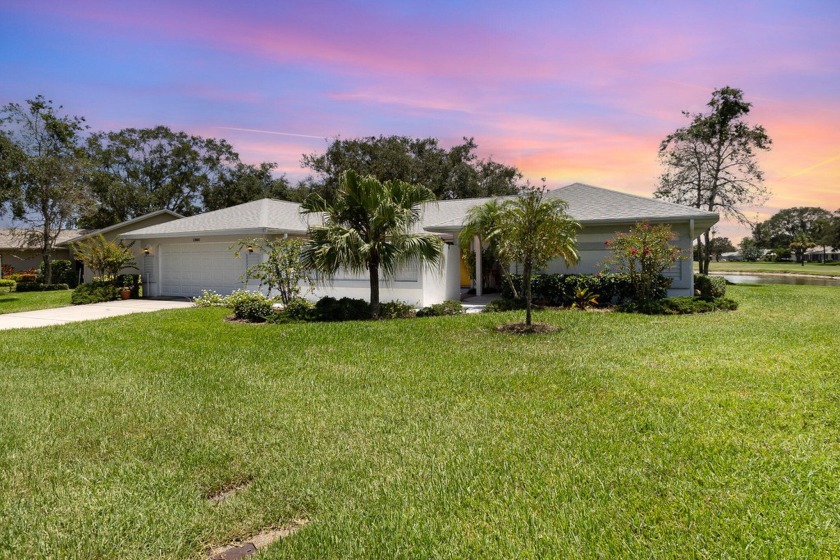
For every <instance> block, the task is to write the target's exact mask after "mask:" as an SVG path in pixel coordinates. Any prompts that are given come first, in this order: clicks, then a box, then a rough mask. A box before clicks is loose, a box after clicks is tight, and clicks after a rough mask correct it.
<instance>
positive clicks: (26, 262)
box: [0, 228, 85, 272]
mask: <svg viewBox="0 0 840 560" xmlns="http://www.w3.org/2000/svg"><path fill="white" fill-rule="evenodd" d="M83 233H85V231H84V230H76V229H70V230H65V231H62V232H61V233H60V234H59V235H58V240H57V243H56V246H55V247H54V248H53V251H52V253H51V256H52V259H53V260H70V251H69V250H68V249H67V247H64V246H63V245H62V244H63V243H65V242H66V241H67V240H69V239H72V238H74V237H78V236H79V235H80V234H83ZM42 258H43V257H42V255H41V248H40V247H39V245H38V242H37V240H33V239H32V238H31V236H30V235H29V231H28V230H27V229H25V228H5V229H0V264H2V267H3V268H4V269H5V270H7V271H8V270H9V267H11V268H12V269H14V272H26V271H28V270H31V269H33V268H34V269H36V270H37V269H38V268H39V267H40V266H41V260H42Z"/></svg>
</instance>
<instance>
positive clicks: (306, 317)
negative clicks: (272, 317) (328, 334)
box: [280, 298, 315, 321]
mask: <svg viewBox="0 0 840 560" xmlns="http://www.w3.org/2000/svg"><path fill="white" fill-rule="evenodd" d="M280 315H285V316H286V318H288V319H290V320H292V321H313V320H314V319H315V304H314V303H312V302H311V301H307V300H305V299H303V298H294V299H292V300H291V301H289V303H287V304H286V306H285V307H284V308H283V312H282V313H280Z"/></svg>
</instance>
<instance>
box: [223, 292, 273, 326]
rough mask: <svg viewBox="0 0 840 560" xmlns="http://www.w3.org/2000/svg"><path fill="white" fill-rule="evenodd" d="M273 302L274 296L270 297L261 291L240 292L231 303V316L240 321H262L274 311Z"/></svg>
mask: <svg viewBox="0 0 840 560" xmlns="http://www.w3.org/2000/svg"><path fill="white" fill-rule="evenodd" d="M246 294H247V295H246ZM274 302H275V299H274V298H270V297H268V296H267V295H265V294H264V293H262V292H246V293H245V294H240V295H239V297H238V298H237V300H236V303H234V304H233V316H234V317H236V318H237V319H239V320H240V321H248V322H250V323H264V322H265V320H266V319H267V318H268V317H270V316H271V315H273V314H274V313H275V311H274Z"/></svg>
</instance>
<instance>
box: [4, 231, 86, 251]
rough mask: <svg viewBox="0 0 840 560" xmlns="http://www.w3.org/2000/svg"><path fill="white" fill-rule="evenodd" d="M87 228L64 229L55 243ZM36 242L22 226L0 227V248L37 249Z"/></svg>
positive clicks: (82, 232) (71, 237)
mask: <svg viewBox="0 0 840 560" xmlns="http://www.w3.org/2000/svg"><path fill="white" fill-rule="evenodd" d="M87 231H89V230H84V229H66V230H64V231H62V232H61V233H59V234H58V239H57V240H56V245H60V244H62V243H64V242H66V241H69V240H70V239H73V238H74V237H78V236H79V235H82V234H84V233H86V232H87ZM37 248H38V242H37V240H33V239H32V238H31V237H30V236H29V235H28V234H27V231H26V230H25V229H24V228H3V229H0V249H37Z"/></svg>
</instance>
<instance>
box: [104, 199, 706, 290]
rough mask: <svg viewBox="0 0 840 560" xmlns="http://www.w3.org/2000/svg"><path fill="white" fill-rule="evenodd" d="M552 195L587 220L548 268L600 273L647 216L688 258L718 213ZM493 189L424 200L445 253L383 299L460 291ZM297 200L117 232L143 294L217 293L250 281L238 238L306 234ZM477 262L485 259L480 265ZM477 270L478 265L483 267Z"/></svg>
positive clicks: (678, 268) (351, 280) (683, 286)
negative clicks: (465, 253) (129, 244)
mask: <svg viewBox="0 0 840 560" xmlns="http://www.w3.org/2000/svg"><path fill="white" fill-rule="evenodd" d="M547 196H553V197H560V198H562V199H563V200H565V201H566V202H567V203H568V205H569V206H568V209H567V212H568V213H569V214H570V215H571V216H572V217H573V218H574V219H576V220H577V221H578V222H580V224H581V225H582V226H583V227H582V230H581V232H580V233H579V234H578V247H579V250H580V255H581V260H580V263H579V264H578V265H577V266H575V267H573V268H567V267H566V266H565V265H564V264H563V263H562V262H559V261H558V262H553V263H550V264H549V266H548V267H547V268H546V269H545V270H544V272H548V273H578V274H594V273H597V272H599V271H601V270H602V268H603V267H602V263H603V260H604V259H605V258H606V257H607V256H608V251H607V247H606V246H605V245H604V242H605V241H606V240H608V239H611V238H612V237H613V236H614V235H615V233H616V232H619V231H626V230H627V229H629V228H630V227H631V226H632V225H633V224H635V223H637V222H640V221H643V220H647V221H650V222H651V223H667V224H670V225H671V227H672V229H673V230H674V232H675V233H676V234H677V236H678V238H677V240H676V243H677V245H678V246H679V247H680V249H681V250H682V252H683V254H684V255H686V256H687V257H690V255H691V245H692V240H693V239H694V238H696V237H697V236H698V235H700V234H701V233H703V232H704V231H706V230H707V229H709V228H710V227H711V226H712V225H714V224H715V223H717V221H718V214H716V213H713V212H706V211H704V210H698V209H696V208H691V207H687V206H681V205H678V204H672V203H668V202H663V201H661V200H654V199H649V198H645V197H641V196H636V195H631V194H626V193H621V192H618V191H613V190H609V189H604V188H600V187H593V186H591V185H584V184H580V183H575V184H572V185H569V186H566V187H562V188H559V189H555V190H553V191H550V192H549V193H547ZM488 200H490V199H488V198H475V199H462V200H441V201H436V202H433V203H428V204H426V205H424V207H423V209H422V217H421V220H420V223H419V224H418V225H417V229H418V231H420V230H422V231H427V232H431V233H434V234H437V235H439V236H440V237H441V238H442V239H443V241H445V242H446V244H445V246H444V260H443V264H442V265H441V267H439V268H427V267H420V266H413V267H407V268H405V269H404V270H402V271H401V272H400V273H399V274H397V277H396V278H395V279H393V280H391V281H390V282H385V281H383V282H382V285H381V294H380V297H381V300H382V301H383V302H384V301H391V300H402V301H405V302H408V303H411V304H415V305H417V306H427V305H431V304H433V303H439V302H441V301H443V300H446V299H459V297H460V290H461V251H460V249H459V248H458V245H457V242H456V241H455V240H456V238H457V235H458V232H459V231H460V230H461V228H462V227H463V224H464V220H465V218H466V215H467V212H468V211H469V209H470V208H472V207H473V206H477V205H480V204H483V203H484V202H486V201H488ZM318 219H319V218H318V217H316V216H309V217H307V216H304V215H301V213H300V206H299V205H298V204H296V203H293V202H287V201H280V200H272V199H262V200H257V201H254V202H248V203H245V204H240V205H238V206H234V207H231V208H226V209H223V210H216V211H213V212H207V213H205V214H200V215H197V216H191V217H187V218H180V219H173V220H171V221H167V222H166V223H161V224H157V225H152V226H148V227H143V228H140V229H134V230H131V231H125V230H123V232H122V233H121V234H120V235H119V237H120V238H122V239H126V240H134V241H136V243H135V247H136V248H137V250H138V251H139V258H138V266H139V268H140V272H141V273H142V274H143V283H144V286H145V293H146V294H147V295H149V296H153V297H154V296H187V297H192V296H197V295H200V293H201V291H202V290H214V291H216V292H218V293H221V294H227V293H230V292H231V291H233V290H236V289H239V288H243V287H247V288H248V289H256V288H257V286H256V285H254V284H252V285H249V286H243V281H242V278H243V276H244V272H245V269H246V267H247V266H249V265H251V264H254V262H255V261H254V259H261V258H263V255H261V254H259V253H258V252H254V253H247V252H245V253H244V254H243V256H242V257H240V258H235V257H234V255H233V251H232V250H231V249H230V247H231V246H232V245H233V244H234V243H236V242H237V241H238V240H240V239H244V238H253V237H259V236H266V237H275V236H295V237H305V236H306V234H307V229H308V225H309V223H308V221H312V223H315V222H314V220H318ZM480 266H481V262H480V259H479V261H478V262H477V268H479V267H480ZM479 274H480V272H479ZM667 276H669V277H670V278H671V279H672V284H671V288H670V290H669V295H691V294H693V292H694V280H693V272H692V263H691V261H690V260H684V261H680V262H678V263H677V264H676V265H675V266H674V267H673V268H672V269H671V270H668V271H667ZM325 295H331V296H334V297H343V296H347V297H355V298H362V299H367V298H368V296H369V284H368V280H367V277H366V276H354V275H349V274H344V275H339V276H337V277H336V278H334V279H333V280H332V281H331V282H330V283H325V284H323V285H320V286H319V287H318V288H317V289H316V291H315V292H314V293H313V294H311V295H310V297H313V298H318V297H322V296H325Z"/></svg>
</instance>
